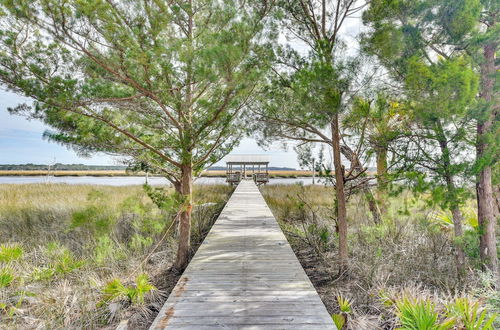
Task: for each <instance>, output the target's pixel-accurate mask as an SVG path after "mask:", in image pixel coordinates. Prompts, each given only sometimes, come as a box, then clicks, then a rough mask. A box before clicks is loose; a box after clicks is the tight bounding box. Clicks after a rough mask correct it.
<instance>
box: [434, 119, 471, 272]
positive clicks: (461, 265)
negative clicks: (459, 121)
mask: <svg viewBox="0 0 500 330" xmlns="http://www.w3.org/2000/svg"><path fill="white" fill-rule="evenodd" d="M436 136H437V139H438V142H439V146H440V149H441V160H442V162H443V163H442V167H443V173H442V175H443V176H444V179H445V181H446V189H447V190H448V191H447V194H448V195H449V196H450V197H448V198H449V200H448V202H449V205H451V207H450V211H451V213H452V216H453V229H454V234H455V238H457V239H461V238H462V236H463V229H462V214H461V213H460V208H459V205H460V204H459V200H458V197H457V189H456V186H455V182H454V175H453V174H452V173H453V172H452V169H451V168H452V163H451V155H450V149H449V148H448V140H447V138H446V136H445V133H444V129H443V126H442V124H441V122H440V121H439V120H438V121H437V122H436ZM454 248H455V258H456V266H457V275H458V278H459V279H462V278H463V275H465V253H464V251H463V248H462V246H461V245H458V244H455V246H454Z"/></svg>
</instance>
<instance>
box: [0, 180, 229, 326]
mask: <svg viewBox="0 0 500 330" xmlns="http://www.w3.org/2000/svg"><path fill="white" fill-rule="evenodd" d="M170 191H171V190H170V188H166V193H167V194H168V193H169V192H170ZM231 191H232V188H230V187H228V186H224V185H203V186H195V187H194V202H195V204H196V206H195V208H194V212H193V231H192V240H193V242H194V245H195V246H194V248H196V244H197V243H199V242H200V241H201V240H202V239H203V237H204V235H205V234H206V232H207V231H208V230H209V228H210V226H211V224H212V223H213V221H214V219H215V218H216V216H217V214H218V212H220V210H221V208H222V206H223V205H224V203H225V201H226V200H227V199H228V198H229V195H230V193H231ZM173 214H174V210H160V209H158V207H156V205H154V204H153V203H152V202H151V200H150V199H149V197H148V196H147V195H146V194H145V192H144V190H143V188H142V187H140V186H128V187H107V186H89V185H81V186H77V185H64V184H27V185H0V242H1V245H0V319H1V322H0V328H3V329H30V328H47V329H68V328H105V327H113V326H116V324H117V323H118V322H119V321H120V320H128V322H129V325H130V326H131V327H132V328H141V327H145V326H147V323H148V321H149V320H150V318H151V317H152V316H153V314H154V312H155V311H156V310H157V309H158V308H159V307H160V306H161V305H162V302H163V301H164V299H165V298H166V292H165V291H164V290H168V288H169V287H171V286H172V285H173V283H170V282H175V279H176V276H177V275H176V274H171V273H169V267H170V265H171V263H172V261H173V258H174V255H175V250H176V245H177V241H176V233H175V226H174V230H173V231H171V232H170V233H169V234H168V235H166V236H164V233H165V231H166V230H167V228H170V226H171V225H172V219H173ZM157 245H158V246H157ZM155 248H156V249H155ZM147 256H148V257H149V258H148V259H146V257H147ZM2 281H4V282H2ZM169 281H170V282H169ZM2 283H3V284H2ZM151 286H152V287H155V289H151ZM120 288H122V289H120ZM120 290H121V291H120ZM131 290H132V291H133V290H137V292H141V290H142V291H144V294H143V295H139V296H137V295H135V296H134V298H133V299H130V298H128V296H127V294H128V293H129V292H131ZM110 297H111V298H110ZM137 297H139V298H140V299H139V298H137ZM108 298H109V299H108Z"/></svg>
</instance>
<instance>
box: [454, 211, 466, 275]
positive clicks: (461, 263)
mask: <svg viewBox="0 0 500 330" xmlns="http://www.w3.org/2000/svg"><path fill="white" fill-rule="evenodd" d="M451 214H452V216H453V230H454V233H455V237H462V235H463V229H462V220H463V218H462V213H461V212H460V209H459V207H458V206H455V207H453V208H452V210H451ZM455 258H456V265H457V275H458V278H459V279H463V278H464V276H465V253H464V250H463V249H462V247H461V246H458V247H457V246H455Z"/></svg>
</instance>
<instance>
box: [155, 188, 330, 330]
mask: <svg viewBox="0 0 500 330" xmlns="http://www.w3.org/2000/svg"><path fill="white" fill-rule="evenodd" d="M150 329H196V330H203V329H335V326H334V324H333V322H332V320H331V317H330V315H329V314H328V312H327V310H326V308H325V306H324V305H323V303H322V302H321V300H320V298H319V296H318V294H317V292H316V291H315V289H314V287H313V285H312V284H311V281H310V280H309V278H308V277H307V275H306V273H305V272H304V270H303V269H302V266H301V265H300V263H299V261H298V260H297V257H296V256H295V254H294V253H293V251H292V248H291V247H290V245H289V244H288V242H287V240H286V238H285V236H284V235H283V232H282V231H281V229H280V227H279V225H278V223H277V222H276V220H275V219H274V216H273V215H272V213H271V210H270V209H269V208H268V206H267V205H266V202H265V201H264V198H263V197H262V195H261V194H260V192H259V190H258V188H257V187H256V186H255V184H254V183H253V182H252V181H242V182H241V183H240V184H239V185H238V187H237V188H236V190H235V191H234V193H233V195H232V196H231V198H230V199H229V201H228V202H227V204H226V206H225V208H224V210H223V211H222V213H221V214H220V216H219V218H218V219H217V221H216V222H215V224H214V225H213V227H212V230H211V231H210V233H209V234H208V235H207V237H206V238H205V240H204V242H203V244H201V246H200V248H199V249H198V251H197V252H196V254H195V256H194V257H193V259H192V261H191V263H190V264H189V266H188V267H187V268H186V270H185V272H184V274H183V275H182V277H181V278H180V279H179V282H178V283H177V285H176V286H175V288H174V289H173V291H172V293H171V294H170V296H169V298H168V300H167V302H166V303H165V305H164V306H163V308H162V310H161V311H160V313H159V314H158V316H157V317H156V319H155V321H154V323H153V324H152V325H151V328H150Z"/></svg>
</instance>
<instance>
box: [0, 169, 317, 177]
mask: <svg viewBox="0 0 500 330" xmlns="http://www.w3.org/2000/svg"><path fill="white" fill-rule="evenodd" d="M47 174H49V175H50V176H55V177H60V176H74V177H80V176H94V177H120V176H137V177H143V176H145V173H144V172H127V171H125V170H55V171H50V173H48V172H47V170H0V176H47ZM250 174H251V171H248V175H250ZM150 176H159V177H161V175H153V174H150ZM225 176H226V171H225V170H208V171H204V172H202V174H201V177H211V178H216V177H221V178H222V177H225ZM269 176H270V177H271V178H299V177H311V176H312V171H302V170H269Z"/></svg>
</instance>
